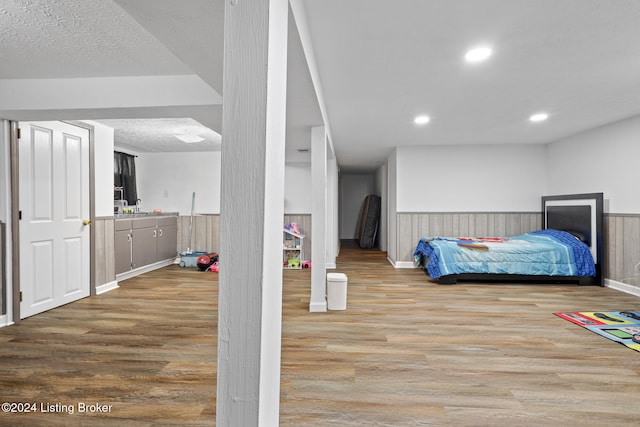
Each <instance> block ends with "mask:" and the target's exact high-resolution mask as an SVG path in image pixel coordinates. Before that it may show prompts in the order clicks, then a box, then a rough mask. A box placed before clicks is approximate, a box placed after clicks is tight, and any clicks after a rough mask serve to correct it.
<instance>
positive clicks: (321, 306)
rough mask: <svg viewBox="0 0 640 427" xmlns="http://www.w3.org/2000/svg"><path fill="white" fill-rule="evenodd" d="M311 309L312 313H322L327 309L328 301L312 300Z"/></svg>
mask: <svg viewBox="0 0 640 427" xmlns="http://www.w3.org/2000/svg"><path fill="white" fill-rule="evenodd" d="M309 311H310V312H311V313H321V312H325V311H327V302H326V301H325V302H312V303H309Z"/></svg>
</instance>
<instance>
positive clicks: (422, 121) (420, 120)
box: [413, 116, 431, 125]
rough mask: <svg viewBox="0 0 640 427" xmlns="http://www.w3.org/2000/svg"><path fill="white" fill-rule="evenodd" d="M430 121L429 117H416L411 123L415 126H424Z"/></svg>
mask: <svg viewBox="0 0 640 427" xmlns="http://www.w3.org/2000/svg"><path fill="white" fill-rule="evenodd" d="M430 121H431V117H429V116H417V117H416V118H415V119H413V122H414V123H415V124H417V125H424V124H427V123H429V122H430Z"/></svg>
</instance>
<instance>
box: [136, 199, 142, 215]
mask: <svg viewBox="0 0 640 427" xmlns="http://www.w3.org/2000/svg"><path fill="white" fill-rule="evenodd" d="M141 204H142V199H136V212H140V205H141Z"/></svg>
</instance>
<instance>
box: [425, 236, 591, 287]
mask: <svg viewBox="0 0 640 427" xmlns="http://www.w3.org/2000/svg"><path fill="white" fill-rule="evenodd" d="M414 258H415V260H416V262H417V263H418V264H419V265H421V266H423V267H424V268H425V269H426V270H427V273H429V276H430V277H431V278H432V279H437V278H439V277H441V276H446V275H450V274H461V273H491V274H522V275H544V276H595V274H596V271H595V264H594V261H593V257H592V255H591V251H590V250H589V247H588V246H587V245H586V244H585V243H583V242H582V241H580V240H578V239H577V238H576V237H574V236H573V235H571V234H569V233H567V232H564V231H559V230H550V229H549V230H538V231H534V232H531V233H526V234H522V235H519V236H513V237H508V238H488V239H483V238H478V239H465V238H450V237H433V238H427V237H424V238H422V239H420V242H419V243H418V246H417V247H416V250H415V252H414Z"/></svg>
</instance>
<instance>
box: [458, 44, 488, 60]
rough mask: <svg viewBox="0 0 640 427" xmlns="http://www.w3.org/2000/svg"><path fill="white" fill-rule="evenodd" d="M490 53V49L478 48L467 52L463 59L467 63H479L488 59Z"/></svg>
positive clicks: (485, 47)
mask: <svg viewBox="0 0 640 427" xmlns="http://www.w3.org/2000/svg"><path fill="white" fill-rule="evenodd" d="M492 53H493V51H492V50H491V48H490V47H487V46H480V47H476V48H473V49H471V50H469V51H467V53H466V54H465V55H464V59H465V60H466V61H467V62H481V61H484V60H485V59H487V58H489V57H490V56H491V54H492Z"/></svg>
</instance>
